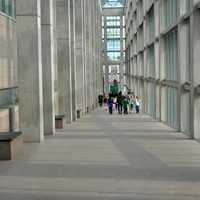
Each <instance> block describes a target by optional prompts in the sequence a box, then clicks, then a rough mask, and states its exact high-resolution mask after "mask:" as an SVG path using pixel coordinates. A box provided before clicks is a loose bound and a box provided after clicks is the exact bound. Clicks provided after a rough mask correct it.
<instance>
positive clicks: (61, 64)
mask: <svg viewBox="0 0 200 200" xmlns="http://www.w3.org/2000/svg"><path fill="white" fill-rule="evenodd" d="M70 9H71V8H70V0H57V4H56V15H57V16H56V20H57V25H56V29H57V50H58V52H57V54H58V75H57V76H58V77H57V79H58V101H59V103H58V105H59V114H64V115H65V118H66V122H67V123H71V122H72V102H73V101H72V82H71V81H72V77H71V71H72V69H71V43H70V37H71V36H70V30H71V29H70V23H71V22H70V19H71V17H70ZM72 64H73V63H72Z"/></svg>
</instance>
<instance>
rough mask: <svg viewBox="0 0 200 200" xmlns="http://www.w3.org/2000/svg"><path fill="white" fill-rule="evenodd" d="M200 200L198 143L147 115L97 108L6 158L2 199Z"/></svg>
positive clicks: (1, 166) (0, 179)
mask: <svg viewBox="0 0 200 200" xmlns="http://www.w3.org/2000/svg"><path fill="white" fill-rule="evenodd" d="M199 199H200V144H199V143H198V142H196V141H193V140H189V139H187V137H186V136H184V135H183V134H181V133H177V132H175V131H174V130H172V129H170V128H168V127H167V126H165V125H163V124H161V123H159V122H157V121H154V120H152V119H151V118H150V117H148V116H145V115H135V114H132V115H128V116H119V115H117V114H114V115H113V116H109V115H108V114H107V113H105V112H104V111H103V110H98V111H95V112H93V113H92V114H91V115H88V116H86V117H84V118H82V119H80V120H78V121H77V122H76V123H74V124H72V125H69V126H68V127H67V128H66V129H65V130H64V131H60V132H57V134H56V136H55V137H47V138H46V139H45V141H44V142H43V143H41V144H25V146H24V153H23V155H21V156H20V157H19V158H18V159H17V160H15V161H11V162H0V200H199Z"/></svg>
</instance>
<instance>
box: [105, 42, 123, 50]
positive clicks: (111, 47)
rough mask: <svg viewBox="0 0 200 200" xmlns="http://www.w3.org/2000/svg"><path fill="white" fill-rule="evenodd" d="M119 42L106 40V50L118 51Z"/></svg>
mask: <svg viewBox="0 0 200 200" xmlns="http://www.w3.org/2000/svg"><path fill="white" fill-rule="evenodd" d="M120 49H121V43H120V40H107V50H108V51H120Z"/></svg>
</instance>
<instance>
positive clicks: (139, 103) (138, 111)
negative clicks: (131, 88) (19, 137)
mask: <svg viewBox="0 0 200 200" xmlns="http://www.w3.org/2000/svg"><path fill="white" fill-rule="evenodd" d="M140 109H141V101H140V99H139V97H138V96H136V98H135V110H136V113H140Z"/></svg>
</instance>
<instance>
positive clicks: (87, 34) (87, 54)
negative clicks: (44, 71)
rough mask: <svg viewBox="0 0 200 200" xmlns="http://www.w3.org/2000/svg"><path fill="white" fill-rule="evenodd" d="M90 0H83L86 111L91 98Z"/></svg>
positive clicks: (88, 108)
mask: <svg viewBox="0 0 200 200" xmlns="http://www.w3.org/2000/svg"><path fill="white" fill-rule="evenodd" d="M90 17H91V16H90V0H85V28H86V29H85V68H86V69H85V73H86V75H85V77H86V83H85V84H86V85H85V87H86V105H87V110H86V111H87V112H88V111H89V110H90V105H91V99H90V95H91V94H90V71H91V70H90V34H91V30H90V29H91V27H90Z"/></svg>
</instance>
